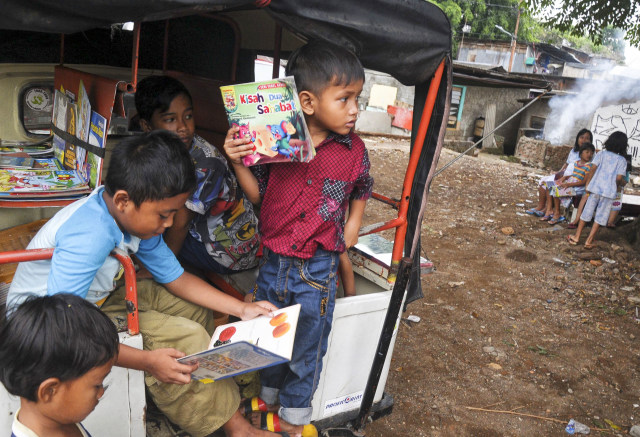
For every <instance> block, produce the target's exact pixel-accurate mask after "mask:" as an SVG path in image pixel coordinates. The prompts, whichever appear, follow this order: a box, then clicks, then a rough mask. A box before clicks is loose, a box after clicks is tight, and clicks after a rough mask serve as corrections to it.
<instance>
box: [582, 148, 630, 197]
mask: <svg viewBox="0 0 640 437" xmlns="http://www.w3.org/2000/svg"><path fill="white" fill-rule="evenodd" d="M592 163H593V165H597V166H598V167H597V168H596V171H595V173H594V174H593V177H592V178H591V181H590V182H589V185H587V191H588V192H590V193H593V194H598V195H600V196H602V197H608V198H609V199H615V198H616V192H617V191H618V187H617V185H616V178H617V176H618V175H621V176H624V175H625V174H626V173H627V160H626V159H624V157H623V156H620V155H618V154H617V153H613V152H609V151H608V150H603V151H602V152H599V153H598V154H597V155H596V156H595V158H593V161H592Z"/></svg>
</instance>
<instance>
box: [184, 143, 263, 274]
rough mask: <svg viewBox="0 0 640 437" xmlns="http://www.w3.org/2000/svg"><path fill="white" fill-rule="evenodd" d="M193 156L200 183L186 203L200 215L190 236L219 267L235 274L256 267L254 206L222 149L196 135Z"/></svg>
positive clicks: (258, 243) (191, 151)
mask: <svg viewBox="0 0 640 437" xmlns="http://www.w3.org/2000/svg"><path fill="white" fill-rule="evenodd" d="M189 153H190V154H191V157H192V158H193V161H194V164H195V167H196V175H197V180H198V186H197V188H196V190H195V191H194V193H193V195H192V196H191V198H190V199H188V200H187V203H186V207H187V208H189V209H190V210H191V211H193V212H195V213H196V216H195V218H194V219H193V220H192V222H191V226H190V228H189V232H190V234H191V235H192V236H193V237H194V238H195V239H196V240H198V241H200V242H202V243H203V244H204V245H205V247H206V249H207V253H208V254H209V255H211V257H212V258H213V260H214V261H215V262H217V263H218V264H220V265H222V266H224V267H227V268H229V269H231V270H245V269H248V268H251V267H254V266H255V265H256V263H257V260H256V252H257V251H258V247H259V246H260V237H259V235H258V218H257V217H256V215H255V213H254V212H253V205H252V204H251V202H249V201H248V200H247V198H246V196H245V194H244V193H243V191H242V190H241V189H240V186H239V185H238V181H237V180H236V177H235V176H234V174H233V173H232V172H231V170H229V166H228V164H227V160H226V159H225V158H224V156H223V155H222V154H221V153H220V152H219V151H218V149H216V148H215V147H214V146H212V145H211V144H209V143H208V142H207V141H206V140H204V139H203V138H201V137H199V136H197V135H196V136H195V138H194V140H193V145H192V146H191V150H190V151H189Z"/></svg>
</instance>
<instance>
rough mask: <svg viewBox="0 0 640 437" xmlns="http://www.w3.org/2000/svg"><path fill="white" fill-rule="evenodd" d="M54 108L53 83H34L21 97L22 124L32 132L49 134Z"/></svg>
mask: <svg viewBox="0 0 640 437" xmlns="http://www.w3.org/2000/svg"><path fill="white" fill-rule="evenodd" d="M52 110H53V85H52V84H50V85H33V86H29V87H27V88H25V89H24V90H23V91H22V94H21V97H20V112H21V113H22V124H23V125H24V128H25V130H26V131H27V132H28V133H30V134H36V135H48V134H49V132H50V131H49V126H50V124H51V112H52Z"/></svg>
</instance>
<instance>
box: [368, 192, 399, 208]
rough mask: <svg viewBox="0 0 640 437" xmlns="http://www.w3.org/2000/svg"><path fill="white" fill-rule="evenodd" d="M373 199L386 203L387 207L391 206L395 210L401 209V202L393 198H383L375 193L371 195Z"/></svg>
mask: <svg viewBox="0 0 640 437" xmlns="http://www.w3.org/2000/svg"><path fill="white" fill-rule="evenodd" d="M371 197H372V198H374V199H376V200H377V201H379V202H382V203H386V204H387V205H390V206H392V207H393V208H395V209H398V208H399V207H400V201H399V200H396V199H392V198H390V197H387V196H383V195H382V194H379V193H375V192H374V193H371Z"/></svg>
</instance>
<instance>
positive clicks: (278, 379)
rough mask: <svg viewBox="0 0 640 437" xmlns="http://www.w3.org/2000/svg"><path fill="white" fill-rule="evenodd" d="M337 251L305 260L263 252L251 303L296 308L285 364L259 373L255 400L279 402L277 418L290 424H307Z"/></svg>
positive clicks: (328, 325) (329, 314)
mask: <svg viewBox="0 0 640 437" xmlns="http://www.w3.org/2000/svg"><path fill="white" fill-rule="evenodd" d="M338 257H339V254H338V253H337V252H328V251H326V250H321V249H318V250H317V251H316V253H315V255H314V256H313V257H312V258H311V259H308V260H304V259H300V258H293V257H289V256H282V255H278V254H277V253H274V252H272V251H271V250H269V249H268V248H266V247H265V248H264V253H263V259H262V265H261V267H260V272H259V274H258V282H257V290H256V292H255V300H268V301H269V302H271V303H273V304H274V305H275V306H277V307H278V308H283V307H286V306H290V305H295V304H297V303H299V304H301V309H300V318H299V319H298V327H297V329H296V337H295V341H294V344H293V354H292V357H291V361H290V362H289V363H285V364H281V365H279V366H274V367H270V368H267V369H263V370H261V371H260V380H261V382H262V391H261V392H260V396H261V397H262V399H263V400H264V401H265V402H266V403H268V404H271V405H273V404H276V403H278V401H279V402H280V411H279V412H278V414H279V416H280V417H281V418H282V419H283V420H285V421H287V422H289V423H291V424H293V425H306V424H308V423H309V422H310V421H311V413H312V412H313V409H312V407H311V399H312V398H313V393H314V392H315V390H316V388H317V386H318V379H319V378H320V372H321V371H322V358H323V357H324V354H325V352H326V351H327V342H328V339H329V332H330V331H331V322H332V321H333V308H334V306H335V298H336V287H337V270H338Z"/></svg>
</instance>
